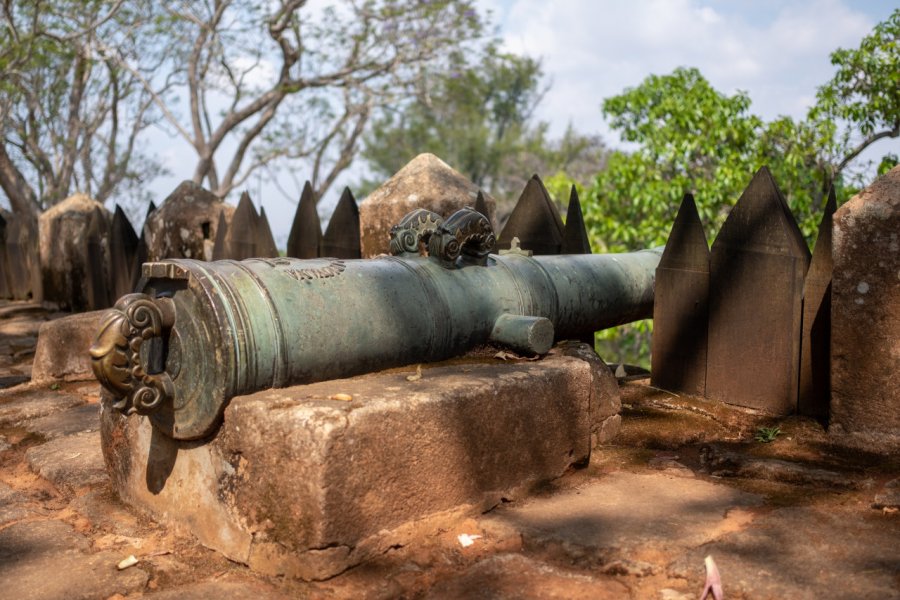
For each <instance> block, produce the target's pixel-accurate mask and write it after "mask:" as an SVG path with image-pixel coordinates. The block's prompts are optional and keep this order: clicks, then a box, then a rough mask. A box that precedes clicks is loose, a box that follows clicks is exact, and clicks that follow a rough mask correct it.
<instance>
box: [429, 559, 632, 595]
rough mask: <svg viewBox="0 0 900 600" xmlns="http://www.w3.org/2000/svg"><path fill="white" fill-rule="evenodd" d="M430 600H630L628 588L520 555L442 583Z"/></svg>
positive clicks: (479, 565) (487, 562) (488, 563)
mask: <svg viewBox="0 0 900 600" xmlns="http://www.w3.org/2000/svg"><path fill="white" fill-rule="evenodd" d="M425 597H426V598H427V599H428V600H455V599H457V598H491V599H492V600H530V599H534V600H539V599H541V600H543V599H559V600H569V599H571V600H606V599H609V600H614V599H618V598H627V597H629V593H628V588H627V587H625V585H624V584H622V583H621V582H618V581H615V580H613V579H611V578H604V577H589V576H586V575H584V574H582V573H571V572H568V571H565V570H563V569H560V568H557V567H554V566H551V565H547V564H543V563H541V562H538V561H535V560H532V559H530V558H526V557H524V556H521V555H518V554H501V555H498V556H494V557H491V558H489V559H487V560H483V561H481V562H479V563H477V564H476V565H475V566H473V567H471V568H470V569H469V570H468V571H466V572H465V573H463V574H462V575H461V576H460V577H457V578H453V579H451V580H449V581H446V582H443V583H440V584H438V585H436V586H435V587H434V588H432V589H431V590H430V591H429V593H428V594H427V595H426V596H425Z"/></svg>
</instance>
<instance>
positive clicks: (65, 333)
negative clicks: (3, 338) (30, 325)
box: [31, 310, 107, 383]
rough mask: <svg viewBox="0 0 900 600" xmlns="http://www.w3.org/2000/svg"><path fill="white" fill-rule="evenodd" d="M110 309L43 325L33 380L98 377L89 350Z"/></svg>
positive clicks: (72, 316) (64, 318)
mask: <svg viewBox="0 0 900 600" xmlns="http://www.w3.org/2000/svg"><path fill="white" fill-rule="evenodd" d="M106 312H107V311H105V310H95V311H91V312H86V313H80V314H76V315H71V316H68V317H63V318H61V319H55V320H53V321H47V322H46V323H44V324H42V325H41V328H40V330H39V331H38V341H37V348H36V349H35V351H34V364H33V365H32V368H31V379H32V381H34V382H36V383H45V382H48V381H54V380H60V379H62V380H65V381H84V380H89V379H94V373H93V371H91V356H90V354H88V350H89V349H90V347H91V344H92V343H93V341H94V337H95V336H96V335H97V332H98V331H99V330H100V321H102V320H103V316H104V315H106Z"/></svg>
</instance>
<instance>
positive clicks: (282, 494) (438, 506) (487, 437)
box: [101, 355, 599, 579]
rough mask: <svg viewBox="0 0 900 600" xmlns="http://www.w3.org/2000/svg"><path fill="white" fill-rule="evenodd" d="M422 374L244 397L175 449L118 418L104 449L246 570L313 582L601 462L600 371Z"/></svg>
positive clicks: (132, 499)
mask: <svg viewBox="0 0 900 600" xmlns="http://www.w3.org/2000/svg"><path fill="white" fill-rule="evenodd" d="M486 361H489V362H486ZM413 373H415V371H414V370H413V369H411V368H407V369H399V370H393V371H387V372H384V373H378V374H373V375H367V376H362V377H356V378H352V379H344V380H335V381H329V382H322V383H316V384H311V385H306V386H297V387H293V388H287V389H282V390H269V391H265V392H261V393H257V394H253V395H250V396H244V397H239V398H235V399H233V400H232V401H231V403H230V405H229V406H228V408H227V409H226V412H225V420H224V424H223V426H222V427H221V429H220V430H219V432H218V434H217V435H216V437H215V438H213V439H212V440H210V441H209V442H208V443H199V442H191V443H176V442H174V441H173V440H171V439H169V438H166V437H164V436H163V435H162V434H158V433H154V432H153V431H152V428H151V427H150V425H149V423H148V422H147V420H146V419H143V418H140V417H137V416H132V417H129V418H125V417H122V416H120V415H118V414H114V413H113V412H111V411H110V410H108V409H106V407H104V410H103V411H102V413H101V415H102V419H101V420H102V432H103V450H104V454H105V457H106V460H107V464H108V465H109V469H110V473H111V475H112V478H113V482H114V485H115V487H116V488H117V489H118V491H119V494H120V495H121V497H122V498H123V499H125V500H126V501H127V502H129V503H131V504H133V505H135V506H138V507H140V508H143V509H145V510H148V511H149V512H151V513H153V514H154V515H156V516H157V517H158V518H161V519H164V520H167V521H174V522H179V523H182V524H185V525H187V527H188V528H190V530H191V531H192V532H193V533H194V534H195V535H196V536H197V537H198V538H199V539H200V541H201V542H202V543H203V544H205V545H207V546H209V547H212V548H214V549H217V550H219V551H221V552H222V553H223V554H225V555H226V556H228V557H229V558H231V559H232V560H236V561H240V562H244V563H247V564H249V565H250V566H251V568H254V569H256V570H259V571H262V572H266V573H273V574H287V575H289V576H293V577H300V578H303V579H318V578H324V577H329V576H332V575H335V574H337V573H339V572H341V571H343V570H345V569H346V568H348V567H349V566H352V565H353V564H356V563H359V562H361V561H363V560H366V559H367V558H369V557H371V556H372V555H373V554H374V553H379V552H383V551H384V550H385V549H386V548H387V547H389V546H390V545H391V544H394V543H398V542H397V539H402V536H403V533H402V530H403V526H404V525H405V524H407V523H409V522H411V521H414V520H416V519H422V518H426V517H429V516H430V515H435V514H438V513H440V512H446V511H454V510H469V509H472V508H475V509H484V508H485V507H490V506H492V505H494V504H497V503H499V502H500V499H501V498H502V497H507V498H509V497H514V495H516V494H518V493H519V492H518V491H517V490H524V489H525V488H526V487H527V486H529V485H531V484H535V483H539V482H541V481H546V480H550V479H552V478H555V477H557V476H559V475H561V474H562V473H563V472H564V471H565V470H566V469H567V468H569V467H570V466H571V465H572V464H577V463H583V462H586V460H587V458H588V456H589V453H590V435H591V425H592V423H591V414H590V410H589V407H590V402H591V397H592V394H593V393H596V388H595V385H596V384H595V376H594V373H595V371H594V370H593V369H592V365H591V364H590V363H589V362H585V361H584V360H580V359H577V358H572V357H566V356H559V355H553V356H548V357H546V358H544V359H543V360H541V361H537V362H531V361H520V362H513V363H498V362H497V361H495V360H493V359H478V360H475V361H463V362H461V363H460V362H456V363H453V362H451V363H449V364H443V363H437V364H436V365H428V366H426V368H425V369H423V371H422V376H421V378H420V379H418V380H413V381H410V380H408V379H407V376H409V375H412V374H413ZM337 394H340V395H341V396H340V397H346V396H344V395H348V396H350V397H351V398H352V400H351V401H346V400H338V399H331V398H332V397H333V396H335V395H337ZM598 404H599V403H598ZM287 498H289V499H290V501H289V502H286V501H285V499H287ZM398 532H399V533H398Z"/></svg>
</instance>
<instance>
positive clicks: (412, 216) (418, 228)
mask: <svg viewBox="0 0 900 600" xmlns="http://www.w3.org/2000/svg"><path fill="white" fill-rule="evenodd" d="M442 221H443V219H441V216H440V215H439V214H437V213H433V212H431V211H430V210H426V209H424V208H417V209H415V210H414V211H412V212H409V213H407V214H406V216H405V217H403V218H402V219H401V220H400V222H399V223H397V224H396V225H394V226H393V227H391V254H392V255H393V256H400V255H403V254H415V255H417V254H419V244H420V243H422V244H425V245H426V246H427V245H428V240H429V238H431V236H432V235H433V234H434V233H435V232H436V231H437V229H438V227H440V225H441V222H442Z"/></svg>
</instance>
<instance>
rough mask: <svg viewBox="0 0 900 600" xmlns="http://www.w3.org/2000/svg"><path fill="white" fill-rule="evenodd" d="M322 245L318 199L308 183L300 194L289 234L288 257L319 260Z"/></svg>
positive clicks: (286, 253)
mask: <svg viewBox="0 0 900 600" xmlns="http://www.w3.org/2000/svg"><path fill="white" fill-rule="evenodd" d="M321 244H322V224H321V222H320V221H319V212H318V211H317V210H316V198H315V194H313V189H312V185H311V184H310V183H309V182H308V181H307V182H306V183H305V184H304V185H303V192H302V193H301V194H300V202H299V204H297V212H296V213H295V214H294V223H293V224H292V225H291V232H290V234H288V241H287V251H286V252H285V255H286V256H289V257H291V258H317V257H318V256H319V247H320V246H321Z"/></svg>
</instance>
